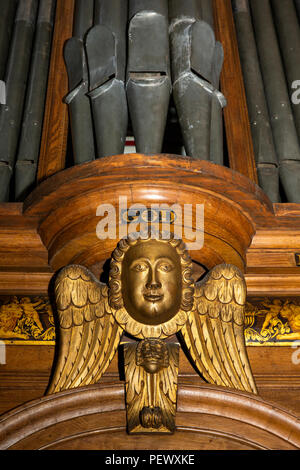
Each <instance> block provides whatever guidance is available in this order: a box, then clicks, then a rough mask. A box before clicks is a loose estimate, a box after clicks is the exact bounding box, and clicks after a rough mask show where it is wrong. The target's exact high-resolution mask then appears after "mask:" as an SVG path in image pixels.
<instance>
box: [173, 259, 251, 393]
mask: <svg viewBox="0 0 300 470" xmlns="http://www.w3.org/2000/svg"><path fill="white" fill-rule="evenodd" d="M194 297H195V300H194V307H193V310H192V311H191V312H190V314H189V318H188V321H187V322H186V324H185V325H184V327H183V328H182V330H181V334H182V336H183V339H184V342H185V344H186V346H187V348H188V350H189V353H190V356H191V358H192V360H193V362H194V364H195V366H196V367H197V369H198V370H199V372H200V374H201V375H202V376H203V377H204V378H205V379H206V380H207V381H208V382H210V383H214V384H216V385H222V386H225V387H230V388H236V389H239V390H244V391H247V392H252V393H257V390H256V386H255V382H254V379H253V376H252V372H251V368H250V364H249V360H248V356H247V352H246V346H245V338H244V311H245V303H246V284H245V281H244V277H243V275H242V273H241V272H240V270H239V269H238V268H236V267H235V266H233V265H226V264H220V265H218V266H216V267H214V268H213V269H212V270H211V271H210V272H209V273H208V274H207V276H206V277H205V278H204V279H203V280H202V281H200V282H198V283H197V284H196V286H195V294H194Z"/></svg>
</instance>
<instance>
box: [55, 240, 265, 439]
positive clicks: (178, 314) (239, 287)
mask: <svg viewBox="0 0 300 470" xmlns="http://www.w3.org/2000/svg"><path fill="white" fill-rule="evenodd" d="M152 237H153V234H152V235H151V234H148V236H147V237H145V238H143V239H142V238H135V237H133V236H129V237H128V238H126V239H122V240H121V241H120V242H119V244H118V246H117V248H116V249H115V250H114V252H113V254H112V260H111V266H110V275H109V285H108V286H107V285H105V284H103V283H101V282H99V281H98V280H97V279H96V278H95V277H94V275H93V274H92V273H91V272H90V271H89V270H87V269H86V268H84V267H82V266H77V265H71V266H67V267H66V268H64V269H63V270H62V271H61V272H60V273H59V275H58V277H57V280H56V287H55V292H56V301H57V309H58V315H59V323H60V330H61V334H60V343H59V347H60V350H59V355H58V356H59V357H58V363H57V365H56V369H55V371H54V376H53V379H52V382H51V385H50V388H49V391H48V393H55V392H58V391H60V390H64V389H68V388H73V387H78V386H83V385H88V384H91V383H96V382H98V381H99V380H100V378H101V376H102V375H103V374H104V372H105V371H106V369H107V367H108V365H109V363H110V362H111V360H112V358H113V357H114V355H115V353H116V351H117V348H118V345H119V343H120V339H121V335H122V333H123V332H124V333H125V334H126V333H127V334H129V335H131V336H133V337H134V338H135V339H136V340H139V341H137V342H133V343H132V342H128V343H126V344H125V346H124V363H125V378H126V402H127V421H128V430H129V432H173V431H174V429H175V425H174V417H175V411H176V393H177V374H178V356H179V344H178V342H177V340H176V339H175V340H174V342H173V343H172V342H168V343H165V342H164V340H165V339H166V338H168V337H170V336H173V335H175V334H176V333H179V332H180V338H181V340H182V341H183V343H185V346H186V348H187V350H188V352H189V356H190V359H191V360H192V362H193V364H194V365H195V367H196V368H197V369H198V371H199V373H200V374H201V375H202V376H203V377H204V379H206V380H207V381H208V382H210V383H214V384H217V385H221V386H226V387H232V388H236V389H240V390H246V391H248V392H253V393H256V387H255V383H254V380H253V377H252V373H251V369H250V365H249V362H248V358H247V354H246V348H245V340H244V331H243V330H244V310H245V300H246V287H245V282H244V279H243V275H242V273H241V272H240V271H239V270H238V269H237V268H236V267H235V266H232V265H219V266H216V267H215V268H213V269H212V270H211V271H210V272H209V273H208V275H207V276H206V277H205V278H204V279H203V280H202V281H200V282H198V283H196V284H195V283H194V281H193V278H192V261H191V258H190V256H189V254H188V252H187V250H186V248H185V245H184V243H183V242H182V240H178V239H175V238H173V237H170V238H168V239H163V238H161V236H159V235H158V236H157V237H156V238H155V239H153V238H152Z"/></svg>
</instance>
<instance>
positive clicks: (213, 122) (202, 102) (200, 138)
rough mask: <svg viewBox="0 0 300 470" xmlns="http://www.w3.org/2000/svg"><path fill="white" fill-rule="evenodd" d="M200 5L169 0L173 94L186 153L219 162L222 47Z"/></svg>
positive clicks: (192, 1) (220, 158)
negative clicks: (218, 86)
mask: <svg viewBox="0 0 300 470" xmlns="http://www.w3.org/2000/svg"><path fill="white" fill-rule="evenodd" d="M202 6H203V5H202V4H201V1H199V0H188V1H186V2H182V1H180V0H170V2H169V17H170V27H169V32H170V46H171V63H172V84H173V96H174V102H175V106H176V109H177V114H178V119H179V123H180V127H181V130H182V135H183V140H184V147H185V151H186V154H187V155H189V156H191V157H194V158H199V159H203V160H212V161H215V162H216V163H220V164H222V162H223V151H222V150H223V147H222V142H223V135H222V117H221V110H222V107H223V106H225V105H226V100H225V98H224V96H223V95H222V93H220V92H219V91H218V89H217V85H218V83H219V75H220V72H221V67H222V64H223V50H222V46H221V44H220V43H218V42H217V41H216V40H215V36H214V32H213V29H212V27H211V26H210V24H209V23H208V22H206V21H203V20H202V19H201V15H202V8H201V7H202ZM206 6H207V5H206Z"/></svg>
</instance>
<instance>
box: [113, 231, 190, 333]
mask: <svg viewBox="0 0 300 470" xmlns="http://www.w3.org/2000/svg"><path fill="white" fill-rule="evenodd" d="M191 275H192V261H191V258H190V256H189V254H188V252H187V250H186V249H185V245H184V243H183V242H182V241H181V240H178V239H175V238H174V237H172V236H171V237H169V238H168V239H163V238H162V237H161V235H160V234H157V237H155V238H153V234H152V235H151V234H148V236H147V237H146V238H134V237H130V236H129V237H128V238H126V239H125V238H124V239H122V240H121V241H120V242H119V244H118V246H117V248H116V249H115V250H114V252H113V254H112V261H111V268H110V276H109V287H110V304H111V306H112V307H113V308H114V309H116V310H119V309H123V310H124V309H125V310H126V312H127V313H128V314H129V315H130V316H131V317H132V318H133V319H134V320H135V321H136V322H139V323H141V324H147V325H153V326H155V325H161V324H165V323H168V322H169V321H171V320H172V319H173V318H174V317H175V316H176V314H177V313H178V312H179V311H183V312H188V311H190V310H191V308H192V306H193V293H194V282H193V280H192V277H191Z"/></svg>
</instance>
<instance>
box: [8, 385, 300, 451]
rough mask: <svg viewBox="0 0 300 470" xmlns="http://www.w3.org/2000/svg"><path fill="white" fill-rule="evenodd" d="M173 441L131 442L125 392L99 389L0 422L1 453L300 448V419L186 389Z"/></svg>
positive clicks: (214, 390) (32, 406) (250, 401)
mask: <svg viewBox="0 0 300 470" xmlns="http://www.w3.org/2000/svg"><path fill="white" fill-rule="evenodd" d="M176 426H177V428H176V432H175V433H174V434H173V435H164V436H161V435H156V434H151V435H149V434H148V435H141V436H129V435H128V434H127V433H126V415H125V400H124V387H123V384H121V383H114V384H105V383H104V384H99V385H98V384H97V385H93V386H88V387H82V388H78V389H74V390H69V391H65V392H61V393H57V394H55V395H49V396H46V397H43V398H41V399H38V400H34V401H32V402H29V403H27V404H24V405H22V406H21V407H19V408H16V409H15V410H12V411H10V412H9V413H7V414H5V415H3V416H2V418H1V420H0V428H1V431H0V449H56V450H57V449H66V450H67V449H104V450H112V449H114V450H116V449H118V450H122V449H130V450H133V449H136V450H141V449H151V450H159V449H165V450H169V449H176V450H178V449H180V450H184V449H189V450H196V449H200V450H203V449H211V450H212V449H213V450H217V449H218V450H221V449H222V450H223V449H226V450H233V449H243V450H246V449H248V450H250V449H253V450H254V449H286V450H288V449H300V420H299V419H298V418H297V417H295V416H293V415H291V414H289V413H288V412H286V411H285V410H283V409H280V408H278V407H276V406H275V405H273V404H271V403H268V402H266V401H264V400H262V399H261V398H259V397H257V396H255V395H251V394H248V393H242V392H239V391H234V390H229V389H224V388H221V387H215V386H212V385H201V386H199V385H194V386H192V385H183V384H181V385H180V386H179V394H178V411H177V416H176Z"/></svg>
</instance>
